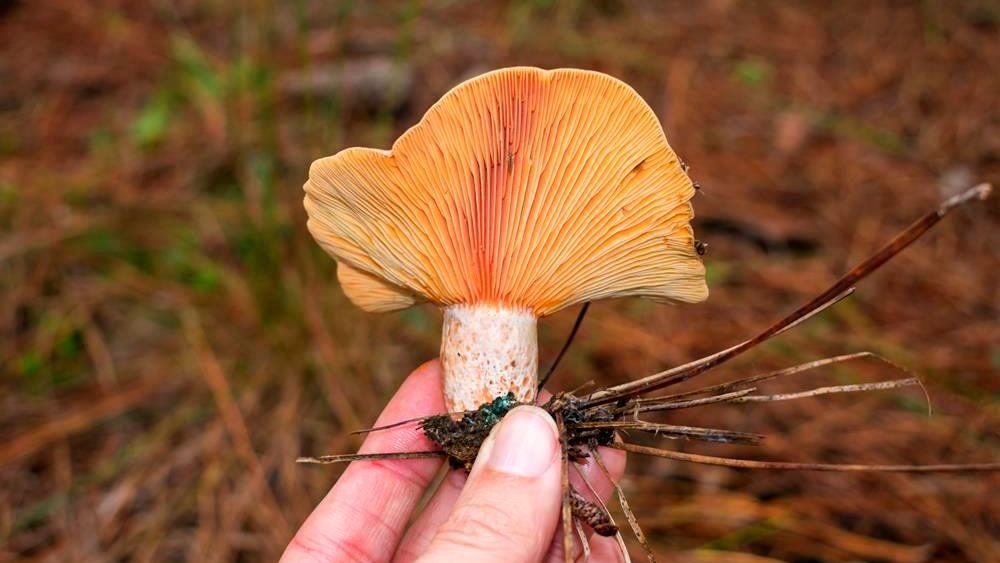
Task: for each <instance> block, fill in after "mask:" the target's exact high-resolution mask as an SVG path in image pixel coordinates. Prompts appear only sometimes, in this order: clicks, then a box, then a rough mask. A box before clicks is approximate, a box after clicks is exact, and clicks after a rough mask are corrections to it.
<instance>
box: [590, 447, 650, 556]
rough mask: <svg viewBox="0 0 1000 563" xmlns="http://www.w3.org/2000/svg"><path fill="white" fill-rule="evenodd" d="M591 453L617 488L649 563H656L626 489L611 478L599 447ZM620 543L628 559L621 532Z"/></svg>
mask: <svg viewBox="0 0 1000 563" xmlns="http://www.w3.org/2000/svg"><path fill="white" fill-rule="evenodd" d="M590 455H591V456H593V458H594V461H596V462H597V466H598V467H600V468H601V471H602V472H604V475H605V476H606V477H607V478H608V481H610V482H611V484H612V485H613V486H614V488H615V495H616V496H617V497H618V504H619V505H620V506H621V507H622V513H624V514H625V519H626V520H628V525H629V527H630V528H632V533H633V534H635V539H636V540H637V541H638V542H639V545H641V546H642V549H643V551H645V552H646V559H648V560H649V563H656V555H654V554H653V548H652V547H650V546H649V541H648V540H647V539H646V534H644V533H643V531H642V526H640V525H639V520H638V519H637V518H636V517H635V513H634V512H632V507H631V506H629V504H628V499H627V498H625V491H623V490H622V488H621V486H620V485H619V484H618V483H616V482H615V480H614V479H612V478H611V472H610V471H608V466H607V464H605V463H604V457H603V456H602V455H601V452H600V450H598V449H597V448H590ZM618 539H619V545H620V546H621V549H622V553H623V554H624V555H625V559H626V560H628V559H629V556H628V548H627V547H626V546H625V541H624V539H622V537H621V534H618Z"/></svg>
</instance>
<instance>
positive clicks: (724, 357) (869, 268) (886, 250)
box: [585, 184, 991, 406]
mask: <svg viewBox="0 0 1000 563" xmlns="http://www.w3.org/2000/svg"><path fill="white" fill-rule="evenodd" d="M990 190H991V187H990V185H989V184H979V185H977V186H975V187H973V188H970V189H968V190H966V191H965V192H963V193H961V194H958V195H956V196H954V197H952V198H949V199H948V200H946V201H945V202H944V203H942V204H941V205H940V206H939V207H938V208H937V209H936V210H934V211H931V212H930V213H928V214H926V215H924V216H923V217H921V218H920V219H917V220H916V221H915V222H914V223H913V224H911V225H910V226H909V227H907V228H906V229H904V230H903V231H902V232H901V233H899V234H898V235H896V236H895V237H893V238H892V240H890V241H889V242H888V243H887V244H886V245H885V246H883V247H882V248H881V249H879V250H878V251H876V252H875V253H874V254H873V255H871V256H870V257H869V258H868V259H867V260H865V261H863V262H861V263H860V264H858V265H857V266H855V267H854V268H852V269H851V270H850V271H849V272H848V273H847V274H845V275H844V276H843V277H841V278H840V279H839V280H837V281H836V282H834V283H833V285H831V286H830V287H829V288H827V289H826V290H825V291H823V292H822V293H820V294H819V295H818V296H816V297H815V298H813V299H811V300H809V301H808V302H806V303H805V304H804V305H802V306H801V307H799V308H798V309H796V310H795V311H793V312H792V313H791V314H789V315H787V316H786V317H785V318H783V319H781V320H779V321H778V322H776V323H774V324H772V325H771V326H770V327H768V328H766V329H765V330H764V331H762V332H760V333H759V334H757V335H756V336H754V337H753V338H751V339H749V340H746V341H744V342H742V343H740V344H737V345H736V346H733V347H732V348H728V349H726V350H723V351H722V352H719V353H717V354H713V355H711V356H708V357H706V358H703V359H701V360H696V361H694V362H691V363H689V364H686V365H683V366H679V367H677V368H674V369H670V370H667V371H664V372H660V373H657V374H653V375H651V376H648V377H644V378H642V379H638V380H636V381H632V382H629V383H624V384H622V385H617V386H615V387H609V388H608V389H605V390H603V391H598V392H597V393H594V394H593V395H591V396H590V398H589V399H587V401H586V403H585V404H586V406H596V405H601V404H607V403H612V402H615V401H617V400H618V399H620V398H621V397H624V396H627V395H632V396H634V395H637V394H641V393H648V392H650V391H655V390H656V389H662V388H663V387H666V386H668V385H673V384H676V383H680V382H681V381H686V380H688V379H691V378H692V377H695V376H697V375H699V374H701V373H704V372H706V371H708V370H710V369H712V368H714V367H716V366H718V365H720V364H722V363H725V362H727V361H729V360H731V359H732V358H734V357H736V356H738V355H740V354H742V353H744V352H746V351H747V350H750V349H752V348H754V347H755V346H757V345H758V344H760V343H762V342H764V341H766V340H768V339H769V338H771V337H773V336H775V335H777V334H781V333H782V332H784V331H785V330H786V329H789V328H792V327H793V326H795V325H796V324H798V323H799V322H801V321H803V320H805V319H807V318H809V317H810V316H812V315H815V314H816V313H817V312H819V311H821V310H823V309H825V308H827V307H829V306H830V305H832V304H833V303H836V302H837V301H839V300H840V299H842V298H843V297H844V296H845V295H846V294H848V293H849V292H850V291H851V290H852V289H853V287H854V285H855V284H856V283H857V282H859V281H861V280H862V279H864V278H865V277H867V276H868V275H869V274H871V273H872V272H874V271H875V270H877V269H878V268H879V267H880V266H882V265H883V264H885V263H886V262H888V261H889V260H890V259H891V258H892V257H893V256H896V255H897V254H899V253H900V252H902V251H903V250H904V249H905V248H906V247H908V246H910V245H911V244H912V243H913V242H914V241H916V240H917V239H918V238H920V236H921V235H923V234H924V233H926V232H927V231H928V230H929V229H930V228H931V227H932V226H934V225H935V224H936V223H937V222H938V221H940V220H941V219H942V218H944V216H945V215H947V214H948V213H949V212H950V211H952V210H953V209H955V208H956V207H958V206H960V205H962V204H964V203H967V202H969V201H972V200H974V199H980V200H982V199H985V198H986V196H988V195H989V193H990Z"/></svg>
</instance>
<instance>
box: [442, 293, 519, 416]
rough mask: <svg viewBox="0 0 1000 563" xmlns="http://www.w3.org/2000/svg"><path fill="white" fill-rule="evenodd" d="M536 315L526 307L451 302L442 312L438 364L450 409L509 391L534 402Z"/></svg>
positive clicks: (472, 405)
mask: <svg viewBox="0 0 1000 563" xmlns="http://www.w3.org/2000/svg"><path fill="white" fill-rule="evenodd" d="M537 324H538V323H537V319H536V318H535V316H534V315H533V314H532V313H531V312H529V311H525V310H519V309H504V308H500V307H495V306H489V305H454V306H451V307H448V308H446V309H445V310H444V328H443V330H442V338H441V366H442V369H443V371H444V401H445V406H446V407H447V408H448V411H449V412H459V411H471V410H475V409H477V408H479V406H480V405H482V404H484V403H488V402H490V401H492V400H493V399H494V398H496V397H501V396H503V395H506V394H507V393H508V392H512V393H514V397H515V398H516V399H517V400H518V401H519V402H531V401H534V400H535V394H536V392H537V387H538V335H537Z"/></svg>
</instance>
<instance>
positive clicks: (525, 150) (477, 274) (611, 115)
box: [305, 67, 708, 412]
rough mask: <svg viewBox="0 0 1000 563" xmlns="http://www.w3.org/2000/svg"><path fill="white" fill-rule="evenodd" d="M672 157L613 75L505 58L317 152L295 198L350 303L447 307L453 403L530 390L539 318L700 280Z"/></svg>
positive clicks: (653, 295) (652, 120)
mask: <svg viewBox="0 0 1000 563" xmlns="http://www.w3.org/2000/svg"><path fill="white" fill-rule="evenodd" d="M684 168H685V167H684V165H683V164H682V163H681V162H680V161H679V159H678V158H677V156H676V155H675V154H674V152H673V150H671V148H670V146H669V145H668V144H667V140H666V138H665V136H664V134H663V130H662V128H661V127H660V124H659V121H658V120H657V118H656V115H655V114H654V113H653V111H652V110H651V109H650V107H649V106H648V105H647V104H646V103H645V102H644V101H643V99H642V98H641V97H640V96H639V95H638V93H636V92H635V90H633V89H632V88H631V87H629V86H628V85H627V84H625V83H624V82H621V81H620V80H617V79H615V78H612V77H610V76H608V75H605V74H602V73H598V72H593V71H586V70H577V69H558V70H549V71H546V70H542V69H538V68H529V67H515V68H506V69H501V70H496V71H493V72H488V73H486V74H483V75H480V76H477V77H475V78H472V79H470V80H467V81H466V82H463V83H462V84H459V85H458V86H456V87H455V88H453V89H452V90H451V91H450V92H448V93H447V94H445V95H444V97H442V98H441V99H440V100H439V101H438V102H437V103H436V104H434V105H433V106H432V107H431V108H430V109H429V110H428V111H427V113H426V115H424V117H423V119H421V120H420V122H419V123H417V124H416V125H415V126H413V127H412V128H411V129H409V130H408V131H407V132H406V133H404V134H403V135H402V136H401V137H400V138H399V139H398V140H397V141H396V142H395V143H394V144H393V147H392V150H390V151H386V150H378V149H371V148H360V147H354V148H348V149H345V150H343V151H340V152H339V153H337V154H336V155H334V156H330V157H326V158H321V159H319V160H316V161H315V162H313V164H312V166H311V167H310V169H309V180H308V182H306V184H305V208H306V212H307V213H308V215H309V222H308V227H309V232H310V233H311V234H312V236H313V237H314V238H315V239H316V241H317V242H318V243H319V244H320V246H322V247H323V249H324V250H325V251H326V252H327V253H329V254H330V255H331V256H333V258H335V259H336V260H337V277H338V279H339V281H340V284H341V287H342V289H343V290H344V292H345V294H346V295H347V296H348V297H349V298H350V300H351V301H353V302H354V303H355V304H356V305H358V306H359V307H361V308H362V309H365V310H367V311H373V312H385V311H395V310H399V309H403V308H406V307H409V306H411V305H414V304H416V303H421V302H431V303H434V304H436V305H438V306H440V307H442V308H443V309H444V328H443V336H442V341H441V362H442V367H443V371H444V396H445V403H446V405H447V407H448V409H449V411H452V412H458V411H467V410H473V409H476V408H478V407H479V406H480V405H482V404H483V403H486V402H489V401H491V400H493V399H494V398H495V397H499V396H503V395H505V394H507V393H508V392H513V393H514V396H515V397H516V399H518V400H519V401H533V400H534V398H535V393H536V391H537V389H536V388H537V381H538V374H537V371H538V343H537V334H536V325H537V320H538V319H539V318H540V317H544V316H546V315H550V314H552V313H554V312H556V311H559V310H560V309H563V308H565V307H569V306H571V305H574V304H579V303H585V302H590V301H595V300H598V299H605V298H611V297H625V296H638V297H645V298H650V299H654V300H657V301H666V302H688V303H691V302H698V301H702V300H704V299H705V298H706V297H707V296H708V289H707V287H706V285H705V269H704V266H703V265H702V263H701V260H700V258H699V256H698V253H697V251H696V245H695V240H694V236H693V232H692V229H691V225H690V221H691V218H692V217H693V211H692V209H691V204H690V201H689V200H690V199H691V197H692V196H693V195H694V193H695V187H694V185H693V183H692V182H691V180H690V178H688V176H687V174H686V173H685V169H684Z"/></svg>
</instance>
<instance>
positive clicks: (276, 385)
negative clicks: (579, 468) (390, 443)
mask: <svg viewBox="0 0 1000 563" xmlns="http://www.w3.org/2000/svg"><path fill="white" fill-rule="evenodd" d="M998 24H1000V5H998V4H997V3H996V2H991V1H988V0H983V1H976V0H968V1H954V2H952V1H948V2H945V1H943V0H942V1H932V0H928V1H923V2H883V1H874V0H873V1H866V2H837V3H826V2H796V3H786V2H736V1H730V0H710V1H706V2H698V3H695V2H656V1H626V0H601V1H594V2H584V1H566V2H554V1H545V0H512V1H509V2H462V1H457V0H424V1H409V2H365V1H356V2H348V1H326V2H319V1H314V2H309V1H305V0H299V1H281V2H279V1H273V0H259V1H251V2H224V1H220V0H216V1H194V0H157V1H152V0H151V1H146V2H132V1H125V0H120V1H111V0H104V1H93V2H60V1H55V0H45V1H36V2H27V1H17V0H15V1H5V2H0V369H2V378H0V561H14V560H18V561H125V560H130V561H132V560H134V561H185V560H191V561H273V560H275V559H276V558H277V557H278V555H279V554H280V552H281V550H282V549H283V547H284V545H285V544H286V542H287V541H288V539H289V538H290V537H291V534H292V533H293V532H294V530H295V529H296V527H297V526H298V524H299V523H300V522H301V521H302V520H303V518H304V517H305V516H306V515H307V514H308V513H309V511H310V510H311V508H312V507H313V506H314V504H315V503H316V502H317V501H318V499H320V498H321V496H322V495H323V494H324V492H325V491H326V490H327V489H328V487H329V486H330V485H331V483H333V482H334V480H335V479H336V477H337V475H338V474H339V472H340V471H341V468H337V467H316V466H300V465H296V464H295V462H294V461H295V458H296V456H299V455H303V454H305V455H314V454H325V453H344V452H350V451H353V450H354V448H355V447H357V445H358V439H357V438H356V437H354V436H351V435H349V434H348V431H350V430H354V429H358V428H362V427H365V426H367V425H369V424H371V422H372V421H373V420H374V418H375V416H376V414H377V413H378V412H379V410H380V408H381V406H382V405H384V404H385V403H386V401H387V399H388V398H389V397H390V396H391V395H392V393H393V391H394V390H395V388H396V387H397V385H398V384H399V382H400V381H401V380H402V378H403V377H405V376H406V375H407V374H408V373H409V371H410V370H412V369H413V368H414V367H416V366H417V365H419V364H420V363H421V362H423V361H425V360H427V359H429V358H432V357H434V356H435V355H436V350H437V347H438V342H439V340H438V339H439V327H440V325H439V323H440V314H439V312H438V311H436V310H434V309H433V308H432V307H423V308H418V309H414V310H410V311H407V312H403V313H398V314H392V315H385V316H378V315H370V314H365V313H363V312H361V311H360V310H359V309H357V308H355V307H353V306H352V305H351V304H350V303H349V302H348V301H347V300H346V299H345V298H344V296H343V295H342V294H341V292H340V290H339V289H338V288H337V284H336V280H335V275H334V263H333V261H332V260H330V259H329V258H328V257H326V256H325V255H324V254H323V253H322V252H321V251H320V249H319V248H318V247H317V245H316V244H315V243H314V242H313V241H312V240H311V239H310V237H309V235H308V233H307V232H306V229H305V214H304V212H303V210H302V206H301V200H302V192H301V186H302V184H303V182H304V181H305V179H306V175H307V170H308V166H309V163H310V162H311V161H312V160H313V159H315V158H318V157H321V156H325V155H329V154H333V153H334V152H336V151H338V150H340V149H341V148H344V147H347V146H353V145H366V146H375V147H383V148H388V147H389V146H390V145H391V143H392V141H393V140H394V139H395V138H396V137H397V136H398V135H399V134H400V133H401V132H402V131H404V130H405V129H406V128H407V127H409V126H410V125H412V124H414V123H415V122H416V121H417V120H418V119H419V118H420V116H421V115H422V114H423V112H424V111H425V110H426V109H427V107H428V106H429V105H430V104H432V103H433V102H434V101H435V100H436V99H437V98H438V97H439V96H441V95H442V94H443V93H444V92H446V91H447V90H448V89H449V88H450V87H451V86H453V85H455V84H456V83H458V82H459V81H461V80H463V79H464V78H467V77H470V76H472V75H475V74H477V73H480V72H483V71H486V70H490V69H494V68H497V67H501V66H506V65H513V64H529V65H536V66H542V67H560V66H573V67H582V68H590V69H596V70H600V71H603V72H607V73H610V74H612V75H614V76H617V77H619V78H621V79H623V80H625V81H627V82H628V83H630V84H632V85H633V86H634V87H635V88H636V89H637V90H638V91H639V92H640V93H641V94H642V95H643V97H644V98H645V99H646V100H647V101H648V102H649V103H650V105H651V106H652V107H653V109H654V110H655V111H656V112H657V114H658V115H659V116H660V118H661V120H662V122H663V124H664V127H665V129H666V132H667V136H668V138H669V140H670V142H671V144H672V145H673V147H674V149H675V150H676V151H677V153H678V154H679V155H680V156H681V157H682V158H683V159H684V160H685V161H687V162H688V163H689V164H690V165H691V175H692V176H693V177H694V178H695V179H696V180H697V181H698V182H699V183H700V184H701V185H702V186H703V188H704V189H703V193H702V194H701V195H699V196H698V197H697V198H696V200H695V202H694V203H695V210H696V212H697V215H698V217H697V219H696V220H695V230H696V233H697V236H698V237H699V238H700V239H701V240H702V241H705V242H707V243H708V245H709V248H708V255H707V257H706V264H707V266H708V276H709V284H710V287H711V291H712V296H711V297H710V299H709V300H708V302H706V303H704V304H701V305H697V306H662V305H655V304H652V303H649V302H645V301H639V300H625V301H618V302H602V303H598V304H596V305H595V306H594V307H593V308H592V309H591V314H590V316H589V318H588V319H587V321H586V322H585V323H584V325H583V328H582V331H581V334H580V336H579V338H578V339H577V342H576V343H575V345H574V347H573V348H572V350H571V352H570V354H569V356H568V358H567V359H566V361H565V362H564V363H563V365H562V367H561V368H560V372H559V373H558V374H557V375H556V377H555V379H554V384H553V388H555V389H567V388H572V387H575V386H577V385H579V384H581V383H583V382H585V381H588V380H595V381H596V382H597V383H598V384H600V385H607V384H612V383H616V382H621V381H625V380H628V379H633V378H637V377H639V376H643V375H647V374H649V373H652V372H654V371H656V370H659V369H662V368H665V367H669V366H673V365H676V364H679V363H682V362H685V361H688V360H691V359H694V358H697V357H700V356H702V355H705V354H708V353H711V352H714V351H717V350H719V349H720V348H722V347H725V346H728V345H731V344H733V343H735V342H736V341H738V340H740V339H742V338H744V337H746V336H748V335H750V334H751V333H752V332H754V331H756V330H758V329H760V328H761V327H763V326H764V325H765V324H767V323H769V322H770V321H771V320H774V319H776V318H777V317H778V316H780V315H781V314H783V313H786V312H788V311H789V310H791V309H792V308H794V307H795V306H797V305H798V304H800V303H801V302H803V301H804V300H806V299H807V298H809V297H810V296H812V295H814V294H815V293H816V292H817V291H819V290H821V289H823V287H824V286H825V284H827V283H828V282H830V281H832V280H833V279H834V278H835V277H836V276H837V275H838V274H840V273H841V272H843V271H844V270H845V269H846V268H848V267H849V266H850V265H851V264H852V263H854V262H856V261H858V260H860V259H862V258H864V257H865V256H866V255H867V254H868V253H869V252H871V251H873V250H874V249H875V248H877V247H878V246H879V245H880V244H881V243H883V242H884V241H885V240H887V238H888V237H889V236H891V235H892V234H893V233H894V232H895V231H897V230H898V229H900V228H902V227H904V226H905V225H906V224H908V223H909V221H911V220H912V219H914V218H915V217H916V216H918V215H919V214H921V213H923V212H925V211H927V210H929V209H931V208H932V207H933V206H934V205H935V204H936V202H937V201H938V200H940V199H941V198H943V197H945V196H947V195H950V194H952V193H954V192H955V191H956V190H958V189H961V188H964V187H967V186H969V185H971V184H973V183H975V182H977V181H993V182H994V183H996V182H997V181H998V179H1000V159H998V156H1000V125H998V120H997V115H998V104H997V100H998V92H1000V81H998V78H997V77H998V74H997V68H998V66H997V65H998V61H1000V39H998ZM997 202H998V198H997V197H994V198H993V199H992V200H991V201H988V202H987V203H986V204H985V205H978V206H971V207H969V208H967V209H963V210H960V211H958V212H957V213H955V214H954V216H952V217H950V218H949V219H948V220H947V221H945V222H944V223H943V224H941V225H940V226H939V227H937V228H936V229H935V230H934V231H932V233H931V234H929V236H927V237H926V238H925V239H924V240H922V241H920V242H919V243H918V244H917V245H916V246H914V247H913V248H911V249H910V250H908V251H907V252H905V253H904V254H903V255H901V256H900V257H899V258H898V259H896V260H895V261H893V262H892V263H891V264H890V265H889V266H888V267H887V268H885V269H884V270H883V271H881V272H879V273H878V274H877V275H875V276H873V277H872V278H870V279H869V280H867V281H865V282H864V283H862V284H861V286H860V288H859V291H858V293H857V294H856V295H855V296H854V297H852V298H851V299H849V300H847V301H846V302H844V303H842V304H840V305H838V306H837V307H835V308H834V309H833V310H830V311H828V312H827V313H825V314H823V315H822V316H821V317H819V318H817V319H815V320H812V321H811V322H809V323H808V324H806V325H804V326H802V327H800V328H798V329H797V330H795V331H794V332H792V333H789V334H787V335H785V336H782V337H781V338H779V339H777V340H775V341H774V342H773V343H769V344H767V345H764V346H761V347H760V348H758V349H757V350H756V351H754V352H753V353H751V354H749V355H747V356H746V357H745V358H741V359H740V360H739V361H737V362H734V363H733V364H732V365H727V366H726V367H725V368H724V369H721V370H719V372H718V373H712V374H709V375H706V376H704V377H703V378H701V379H700V380H699V383H706V382H718V381H722V380H724V379H728V378H733V377H736V376H741V375H750V374H752V373H758V372H763V371H765V370H768V369H774V368H778V367H784V366H788V365H792V364H795V363H799V362H803V361H807V360H811V359H815V358H819V357H823V356H828V355H835V354H843V353H847V352H854V351H860V350H871V351H874V352H877V353H880V354H883V355H885V356H886V357H888V358H890V359H892V360H893V361H895V362H898V363H899V364H901V365H903V366H905V367H906V368H908V369H910V370H912V371H913V372H915V373H916V374H919V375H920V376H921V377H922V378H923V379H924V381H925V382H926V384H927V387H928V390H929V392H930V395H931V398H932V399H933V403H934V407H935V414H934V416H933V417H930V418H929V417H928V416H927V412H926V406H925V402H924V399H923V396H922V394H921V393H920V392H919V390H897V391H891V392H884V393H869V394H864V395H852V396H846V395H839V396H828V397H822V398H816V399H807V400H802V401H794V402H786V403H779V404H763V405H756V406H752V405H742V406H738V405H733V406H717V407H711V408H702V409H692V410H688V411H678V412H677V413H676V414H672V415H671V416H669V417H667V418H666V419H665V420H666V421H668V422H672V423H676V424H687V425H711V426H717V427H724V428H732V429H738V430H744V431H752V432H760V433H764V434H766V435H767V436H768V438H767V440H766V442H765V444H764V445H763V446H759V447H748V446H716V447H713V446H708V445H705V444H699V443H691V444H687V443H678V442H666V441H663V442H661V444H663V445H665V446H666V447H671V448H679V449H684V450H687V451H694V452H699V453H708V454H715V455H727V456H733V457H749V458H753V459H766V460H792V461H816V462H864V463H922V464H926V463H941V462H974V461H996V460H997V459H998V457H1000V377H998V375H1000V338H998V324H997V320H998V312H1000V296H998V287H1000V239H998V219H1000V204H998V203H997ZM575 314H576V311H565V312H562V313H559V314H557V315H555V316H554V317H552V318H551V319H548V320H545V321H543V322H542V324H541V327H540V338H541V349H542V352H541V353H542V359H541V364H542V365H543V366H545V365H547V364H548V363H549V361H551V358H552V357H553V356H554V355H555V352H556V351H557V350H558V348H559V346H560V345H561V344H562V340H563V338H564V337H565V335H566V333H567V332H568V331H569V328H570V326H571V325H572V322H573V319H574V316H575ZM901 376H902V375H901V374H900V373H899V372H897V371H894V370H893V369H891V368H887V367H886V366H883V365H879V364H874V363H870V362H869V363H865V362H860V363H856V364H850V365H844V366H840V367H837V368H835V369H833V368H831V369H825V370H821V371H820V372H818V373H810V374H803V375H800V376H796V378H794V379H792V380H786V381H774V382H771V383H768V384H767V385H766V386H765V388H764V390H765V391H768V392H781V391H792V390H798V389H805V388H809V387H813V386H817V385H823V384H843V383H852V382H865V381H874V380H877V379H887V378H896V377H901ZM624 484H625V487H626V489H627V491H628V492H629V494H630V495H631V498H632V502H633V503H634V507H635V509H636V511H637V513H638V516H639V520H640V521H641V522H642V524H643V525H644V526H645V529H646V531H647V533H648V534H649V535H650V537H651V540H652V543H653V545H654V547H655V549H656V550H657V552H658V553H659V554H660V555H661V556H663V557H664V558H665V559H666V558H668V557H672V558H673V560H676V561H689V560H690V561H695V560H696V561H737V562H740V561H747V562H750V561H753V562H758V561H796V562H807V561H890V562H911V561H912V562H918V561H948V562H952V561H954V562H958V561H963V562H964V561H968V562H986V561H991V560H992V561H997V560H1000V495H998V494H997V491H998V490H1000V476H996V475H971V474H970V475H950V476H949V475H925V476H902V475H838V474H816V473H803V472H761V471H757V472H751V471H744V470H733V469H725V468H717V467H705V466H692V465H686V464H680V463H674V462H667V461H665V460H648V459H640V458H634V459H632V461H631V462H630V471H629V476H628V477H627V479H626V480H625V482H624ZM635 554H636V555H637V556H639V557H641V555H640V552H639V551H636V552H635Z"/></svg>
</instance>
